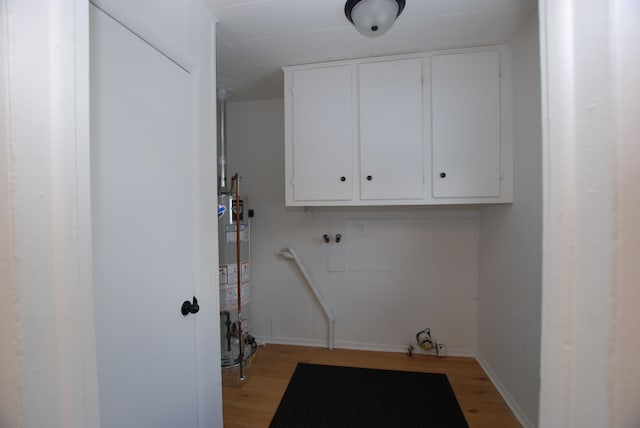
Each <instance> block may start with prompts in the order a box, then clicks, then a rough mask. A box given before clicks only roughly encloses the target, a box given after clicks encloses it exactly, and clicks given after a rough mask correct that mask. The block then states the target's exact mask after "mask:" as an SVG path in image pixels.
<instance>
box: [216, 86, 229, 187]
mask: <svg viewBox="0 0 640 428" xmlns="http://www.w3.org/2000/svg"><path fill="white" fill-rule="evenodd" d="M217 95H218V174H219V175H218V191H219V192H221V193H224V192H225V190H226V188H227V127H226V121H227V98H228V97H229V91H227V90H226V89H225V88H218V91H217Z"/></svg>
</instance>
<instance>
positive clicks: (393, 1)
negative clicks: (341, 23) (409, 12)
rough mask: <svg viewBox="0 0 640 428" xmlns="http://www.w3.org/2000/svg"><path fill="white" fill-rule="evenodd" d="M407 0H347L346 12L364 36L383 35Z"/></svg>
mask: <svg viewBox="0 0 640 428" xmlns="http://www.w3.org/2000/svg"><path fill="white" fill-rule="evenodd" d="M404 3H405V0H347V3H346V4H345V5H344V14H345V15H347V19H348V20H349V21H351V23H352V24H353V25H354V26H355V27H356V29H357V30H358V31H359V32H360V34H362V35H363V36H367V37H377V36H381V35H383V34H384V33H386V32H387V31H389V29H390V28H391V26H392V25H393V23H394V22H395V20H396V18H397V17H398V16H400V13H401V12H402V10H403V9H404Z"/></svg>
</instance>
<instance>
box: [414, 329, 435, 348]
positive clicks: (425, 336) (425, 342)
mask: <svg viewBox="0 0 640 428" xmlns="http://www.w3.org/2000/svg"><path fill="white" fill-rule="evenodd" d="M416 342H418V345H420V347H421V348H422V349H424V350H425V351H430V350H431V349H433V340H432V339H431V329H430V328H428V327H427V328H425V329H424V330H422V331H419V332H418V333H416Z"/></svg>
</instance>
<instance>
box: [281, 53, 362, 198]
mask: <svg viewBox="0 0 640 428" xmlns="http://www.w3.org/2000/svg"><path fill="white" fill-rule="evenodd" d="M290 78H291V92H290V93H291V96H290V103H289V106H288V108H291V109H292V112H294V114H292V115H290V116H289V118H290V123H289V124H288V125H289V126H288V127H290V128H291V132H292V135H291V140H292V141H295V144H294V145H292V146H290V147H289V151H290V153H289V155H290V156H291V159H290V166H291V167H292V170H291V176H290V177H289V185H288V188H291V189H292V194H291V195H289V196H291V197H292V199H293V200H294V201H323V200H344V201H349V200H351V199H352V198H353V187H354V185H353V123H354V119H353V110H352V93H351V92H352V83H351V67H350V66H348V65H342V66H337V67H325V68H314V69H308V70H300V71H298V72H296V73H293V74H292V75H291V76H290ZM287 199H289V198H287Z"/></svg>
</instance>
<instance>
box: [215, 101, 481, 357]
mask: <svg viewBox="0 0 640 428" xmlns="http://www.w3.org/2000/svg"><path fill="white" fill-rule="evenodd" d="M283 108H284V104H283V101H282V100H273V101H260V102H238V103H230V104H229V105H228V107H227V119H228V123H227V130H228V146H227V147H228V161H229V173H230V174H232V173H235V172H239V173H240V175H241V177H242V180H243V181H242V188H243V190H244V191H245V192H247V196H248V198H249V202H250V207H251V208H253V209H254V210H255V212H256V215H255V217H254V219H253V220H252V248H251V256H252V269H253V280H252V293H253V301H252V305H251V311H252V312H251V322H252V327H251V329H252V332H253V333H254V334H255V335H256V336H258V337H260V338H264V339H266V340H272V341H278V342H288V343H306V344H317V345H321V346H325V345H326V343H327V323H326V320H325V318H324V315H323V314H322V311H321V310H320V308H319V306H318V304H317V303H316V302H315V301H314V298H313V295H312V294H311V293H310V292H309V291H308V290H307V289H306V286H305V284H304V281H303V279H302V277H301V275H300V274H299V273H298V272H297V270H296V267H295V265H294V264H293V263H292V262H290V261H288V260H286V259H283V258H282V257H280V256H278V255H277V252H278V251H279V250H281V249H282V248H284V247H287V246H293V247H294V248H295V249H296V251H297V252H298V254H299V255H300V257H301V259H302V261H303V263H304V264H305V267H306V268H307V270H308V272H309V275H310V276H311V277H312V279H313V280H314V282H315V283H316V285H317V287H318V289H319V292H320V294H321V295H323V297H324V298H325V299H326V301H327V303H328V305H329V307H331V308H332V309H333V310H334V312H335V315H336V330H335V332H336V346H338V347H353V348H369V349H371V348H374V349H385V350H395V351H402V350H404V349H405V348H406V346H407V344H408V342H409V340H411V339H412V338H413V339H415V334H416V333H417V332H418V331H419V330H422V329H423V328H425V327H431V328H432V331H433V332H434V334H435V335H438V336H441V337H443V339H444V340H445V341H446V342H447V344H448V345H449V348H450V350H451V351H452V352H458V353H461V354H472V353H473V352H474V350H475V347H476V301H475V300H474V296H475V292H476V287H477V276H478V275H477V269H478V267H477V249H478V224H477V222H478V218H477V209H476V208H468V207H461V208H456V209H444V208H441V207H404V208H401V209H399V208H396V207H378V208H364V207H363V208H351V209H344V208H329V207H327V208H315V209H304V208H291V207H289V208H287V207H285V205H284V188H283V186H282V182H283V180H284V144H283V140H284V128H283V120H284V118H283ZM247 123H250V124H251V126H246V124H247ZM360 224H366V227H365V229H366V231H365V234H363V235H358V233H361V232H362V229H361V228H359V225H360ZM324 233H328V234H330V235H331V237H332V243H331V244H325V243H324V242H323V240H322V235H323V234H324ZM336 233H341V234H342V235H343V241H342V242H341V243H340V244H336V243H335V242H333V239H334V237H335V234H336ZM342 254H344V255H345V256H346V262H345V263H338V261H337V260H338V259H339V258H340V257H342ZM330 260H332V262H331V264H332V266H330V265H329V261H330ZM337 265H340V269H335V267H336V266H337ZM330 270H332V271H330Z"/></svg>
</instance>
